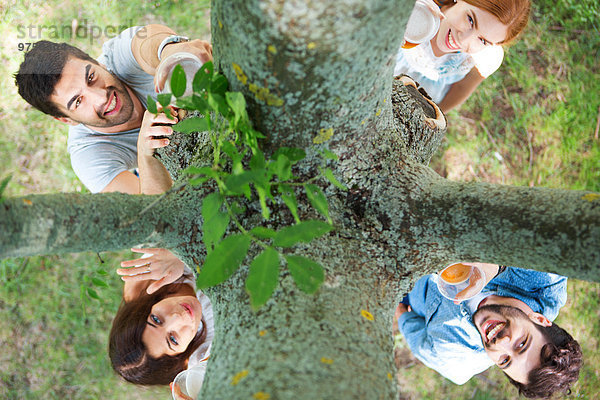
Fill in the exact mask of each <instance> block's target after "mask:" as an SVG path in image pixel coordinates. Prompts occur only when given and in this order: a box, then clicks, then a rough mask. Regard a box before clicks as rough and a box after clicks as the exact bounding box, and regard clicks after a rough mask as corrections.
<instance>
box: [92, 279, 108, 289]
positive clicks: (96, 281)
mask: <svg viewBox="0 0 600 400" xmlns="http://www.w3.org/2000/svg"><path fill="white" fill-rule="evenodd" d="M92 283H93V284H94V285H96V286H98V287H108V284H107V283H106V282H104V281H103V280H102V279H99V278H92Z"/></svg>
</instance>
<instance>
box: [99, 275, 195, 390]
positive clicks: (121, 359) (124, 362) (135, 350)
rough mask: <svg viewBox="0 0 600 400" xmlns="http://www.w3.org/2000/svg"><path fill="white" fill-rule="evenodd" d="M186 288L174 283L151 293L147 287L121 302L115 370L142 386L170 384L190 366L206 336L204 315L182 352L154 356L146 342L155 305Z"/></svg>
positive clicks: (113, 348)
mask: <svg viewBox="0 0 600 400" xmlns="http://www.w3.org/2000/svg"><path fill="white" fill-rule="evenodd" d="M186 288H189V285H187V284H185V283H172V284H170V285H166V286H164V287H162V288H160V289H159V290H158V291H156V292H155V293H153V294H147V293H146V288H144V289H143V292H142V293H140V295H139V296H138V297H137V298H135V299H133V300H131V301H128V302H125V301H123V302H122V303H121V306H120V307H119V309H118V310H117V314H116V315H115V318H114V320H113V324H112V328H111V330H110V334H109V339H108V354H109V357H110V361H111V364H112V367H113V369H114V370H115V371H116V372H117V373H118V374H119V375H121V376H122V377H123V378H124V379H125V380H126V381H128V382H131V383H135V384H138V385H168V384H169V383H170V382H172V381H173V379H175V376H177V374H178V373H179V372H181V371H183V370H184V369H186V368H187V361H188V359H189V357H190V355H191V354H192V353H193V352H194V351H195V350H196V349H197V348H198V347H199V346H200V345H201V344H202V343H203V342H204V340H205V339H206V327H205V322H204V318H203V319H202V329H201V330H200V331H199V332H198V333H197V334H196V336H195V337H194V339H192V341H191V342H190V344H189V345H188V347H187V349H186V350H185V351H184V352H183V353H181V354H178V355H175V356H168V355H164V356H162V357H159V358H153V357H151V356H150V355H149V354H148V349H147V348H146V346H145V345H144V343H143V342H142V334H143V333H144V329H146V326H147V324H146V321H147V320H148V315H150V311H151V310H152V306H153V305H154V304H156V303H158V302H159V301H161V300H162V299H164V298H167V297H170V296H172V295H174V294H177V293H180V292H181V291H182V290H186Z"/></svg>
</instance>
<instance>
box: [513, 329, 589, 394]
mask: <svg viewBox="0 0 600 400" xmlns="http://www.w3.org/2000/svg"><path fill="white" fill-rule="evenodd" d="M535 326H536V327H537V329H538V330H539V331H540V332H541V333H542V335H544V337H545V338H546V340H549V341H550V342H549V343H547V344H545V345H544V347H542V353H541V355H540V358H541V365H540V366H539V367H538V368H535V369H532V370H531V371H530V372H529V376H528V382H529V383H528V384H523V383H519V382H517V381H515V380H513V379H511V377H510V376H508V375H507V377H508V380H509V381H510V382H511V383H512V384H513V385H515V386H516V387H517V389H519V394H522V395H523V396H525V397H529V398H541V399H549V398H551V397H552V395H553V394H555V393H563V394H570V393H571V385H572V384H574V383H575V382H576V381H577V379H578V378H579V370H580V369H581V366H582V365H583V355H582V353H581V346H579V343H577V341H576V340H575V339H573V337H572V336H571V335H569V333H568V332H567V331H565V330H564V329H562V328H561V327H559V326H558V325H556V324H552V325H551V326H547V327H545V326H540V325H537V324H535Z"/></svg>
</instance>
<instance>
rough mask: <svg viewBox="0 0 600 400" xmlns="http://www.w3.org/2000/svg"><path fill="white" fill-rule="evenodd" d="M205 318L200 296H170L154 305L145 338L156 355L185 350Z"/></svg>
mask: <svg viewBox="0 0 600 400" xmlns="http://www.w3.org/2000/svg"><path fill="white" fill-rule="evenodd" d="M201 320H202V306H201V305H200V302H199V301H198V299H197V298H196V296H173V297H167V298H165V299H163V300H161V301H159V302H158V303H156V304H155V305H154V306H152V310H151V311H150V315H148V318H147V320H146V329H144V333H143V334H142V342H143V343H144V345H145V346H146V348H147V349H148V354H150V355H151V356H152V357H154V358H159V357H160V356H162V355H170V356H174V355H177V354H180V353H183V352H184V351H185V350H186V349H187V347H188V345H189V344H190V343H191V341H192V340H193V339H194V337H195V336H196V333H197V332H198V327H199V326H200V322H201Z"/></svg>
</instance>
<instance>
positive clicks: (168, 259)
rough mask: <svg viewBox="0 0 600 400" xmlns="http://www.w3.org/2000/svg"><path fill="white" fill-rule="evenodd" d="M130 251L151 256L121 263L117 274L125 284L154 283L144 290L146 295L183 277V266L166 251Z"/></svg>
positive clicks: (155, 249)
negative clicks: (136, 282)
mask: <svg viewBox="0 0 600 400" xmlns="http://www.w3.org/2000/svg"><path fill="white" fill-rule="evenodd" d="M131 251H133V252H136V253H145V254H151V256H150V257H145V258H137V259H135V260H128V261H123V262H122V263H121V267H122V268H119V269H117V274H119V275H121V279H122V280H124V281H125V282H134V281H145V280H154V281H156V282H153V283H152V284H151V285H150V286H148V289H146V291H147V292H148V294H152V293H154V292H156V291H157V290H158V289H160V288H161V287H163V286H165V285H168V284H169V283H173V282H174V281H176V280H177V279H179V277H181V275H183V269H184V267H185V264H184V263H183V262H182V261H181V260H180V259H179V258H177V257H176V256H175V255H174V254H173V253H171V252H170V251H169V250H167V249H158V248H151V249H138V248H133V249H131Z"/></svg>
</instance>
